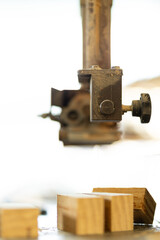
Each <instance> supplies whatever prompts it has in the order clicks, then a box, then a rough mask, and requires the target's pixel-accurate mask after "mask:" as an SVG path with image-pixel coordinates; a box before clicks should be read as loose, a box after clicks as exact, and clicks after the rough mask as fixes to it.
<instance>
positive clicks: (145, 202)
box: [93, 188, 156, 224]
mask: <svg viewBox="0 0 160 240" xmlns="http://www.w3.org/2000/svg"><path fill="white" fill-rule="evenodd" d="M93 192H110V193H128V194H133V200H134V201H133V202H134V222H135V223H146V224H152V223H153V218H154V213H155V208H156V202H155V201H154V199H153V197H152V196H151V194H150V193H149V192H148V190H147V189H146V188H94V189H93Z"/></svg>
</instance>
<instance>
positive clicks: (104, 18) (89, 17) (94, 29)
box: [81, 0, 112, 68]
mask: <svg viewBox="0 0 160 240" xmlns="http://www.w3.org/2000/svg"><path fill="white" fill-rule="evenodd" d="M111 6H112V0H81V14H82V24H83V68H89V67H91V66H92V65H99V66H100V67H101V68H110V67H111V60H110V25H111Z"/></svg>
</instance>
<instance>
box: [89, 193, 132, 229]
mask: <svg viewBox="0 0 160 240" xmlns="http://www.w3.org/2000/svg"><path fill="white" fill-rule="evenodd" d="M91 194H92V196H93V195H95V196H98V197H101V198H103V199H104V200H105V231H110V232H117V231H132V230H133V195H131V194H119V193H118V194H116V193H98V192H94V193H91Z"/></svg>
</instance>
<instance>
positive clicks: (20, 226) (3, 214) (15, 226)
mask: <svg viewBox="0 0 160 240" xmlns="http://www.w3.org/2000/svg"><path fill="white" fill-rule="evenodd" d="M38 215H39V209H38V208H35V207H33V206H32V205H29V204H19V203H18V204H15V203H14V204H12V203H6V204H0V237H2V238H20V237H22V238H23V237H25V238H26V237H27V238H36V237H37V236H38V223H37V218H38Z"/></svg>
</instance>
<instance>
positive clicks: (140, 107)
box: [132, 93, 152, 123]
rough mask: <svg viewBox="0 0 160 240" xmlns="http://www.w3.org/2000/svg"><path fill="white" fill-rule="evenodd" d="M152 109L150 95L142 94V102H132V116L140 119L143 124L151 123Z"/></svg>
mask: <svg viewBox="0 0 160 240" xmlns="http://www.w3.org/2000/svg"><path fill="white" fill-rule="evenodd" d="M151 108H152V107H151V98H150V96H149V94H147V93H141V97H140V100H133V101H132V116H136V117H140V119H141V123H149V121H150V118H151Z"/></svg>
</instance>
